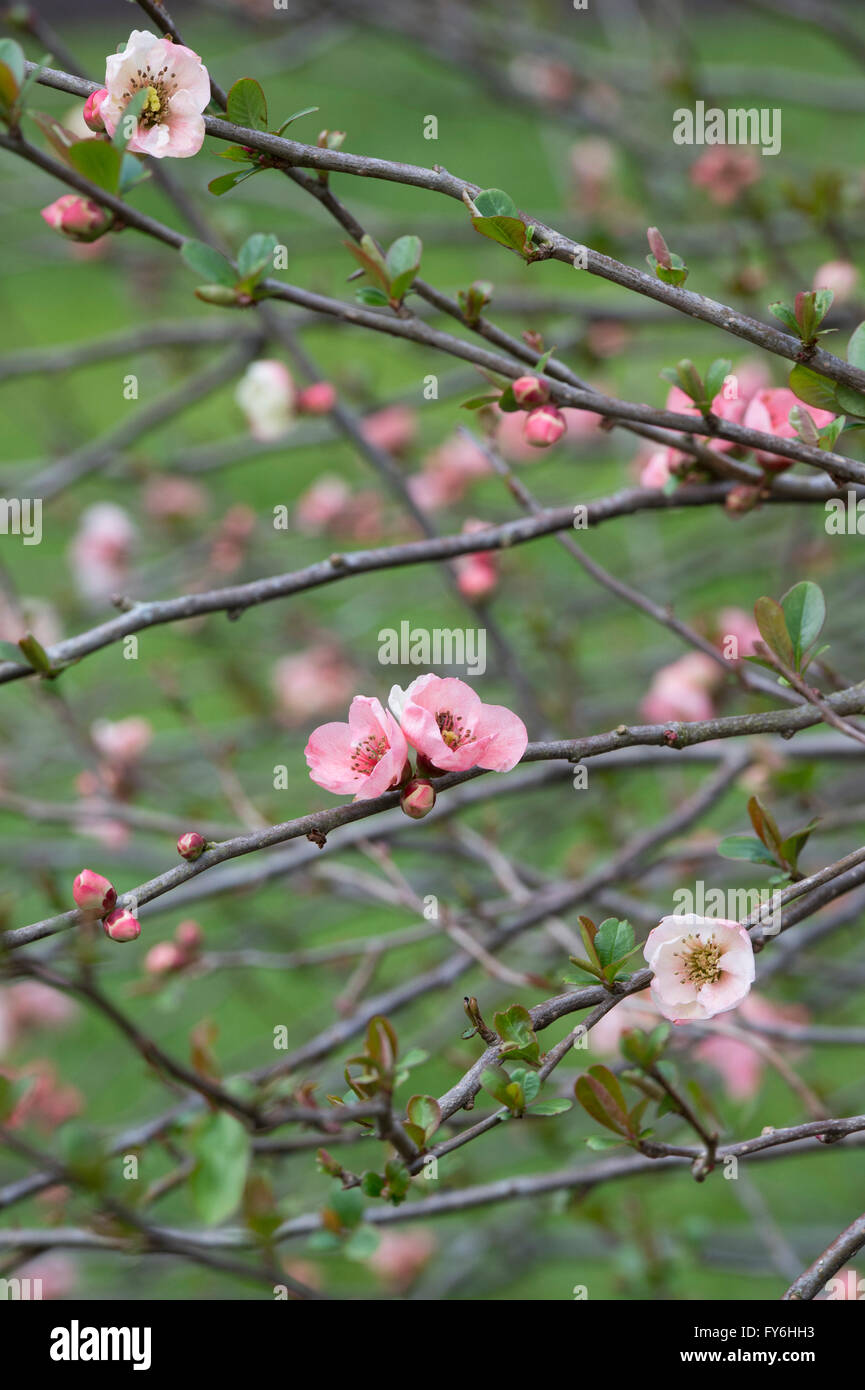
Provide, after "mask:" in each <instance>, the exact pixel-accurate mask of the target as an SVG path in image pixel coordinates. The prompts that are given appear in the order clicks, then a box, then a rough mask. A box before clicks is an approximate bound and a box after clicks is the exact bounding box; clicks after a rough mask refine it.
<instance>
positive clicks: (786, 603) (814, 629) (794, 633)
mask: <svg viewBox="0 0 865 1390" xmlns="http://www.w3.org/2000/svg"><path fill="white" fill-rule="evenodd" d="M781 608H782V609H783V612H784V618H785V621H786V623H787V631H788V633H789V634H790V638H791V640H792V643H793V654H794V656H795V658H796V667H797V669H798V668H799V666H801V664H802V657H803V656H804V654H805V652H806V651H807V650H808V648H809V647H810V646H811V645H812V644H813V643H814V642H816V641H817V638H818V637H819V636H820V633H821V632H822V630H823V624H824V623H825V621H826V600H825V598H824V597H823V590H822V589H821V588H820V586H819V584H813V583H812V582H811V580H810V579H803V580H802V581H801V582H800V583H799V584H794V585H793V587H792V589H788V590H787V592H786V594H784V596H783V597H782V599H781Z"/></svg>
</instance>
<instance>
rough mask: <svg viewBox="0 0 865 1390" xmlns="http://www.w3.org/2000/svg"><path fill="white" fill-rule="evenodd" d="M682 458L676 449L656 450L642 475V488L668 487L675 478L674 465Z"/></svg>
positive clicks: (645, 465) (644, 466)
mask: <svg viewBox="0 0 865 1390" xmlns="http://www.w3.org/2000/svg"><path fill="white" fill-rule="evenodd" d="M679 458H680V455H679V454H678V453H677V452H676V450H675V449H656V450H655V452H654V453H653V454H651V455H650V457H649V459H648V461H647V462H646V463H645V464H644V465H643V468H642V471H641V473H640V486H641V487H660V488H663V487H666V486H667V483H668V482H669V481H670V479H671V478H672V477H673V473H672V468H673V465H674V464H675V463H676V462H677V460H678V459H679Z"/></svg>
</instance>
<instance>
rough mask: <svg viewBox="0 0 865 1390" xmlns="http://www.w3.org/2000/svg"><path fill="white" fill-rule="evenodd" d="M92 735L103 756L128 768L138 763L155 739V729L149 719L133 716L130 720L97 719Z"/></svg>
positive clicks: (114, 763) (93, 725)
mask: <svg viewBox="0 0 865 1390" xmlns="http://www.w3.org/2000/svg"><path fill="white" fill-rule="evenodd" d="M90 734H91V737H92V739H93V742H94V743H95V745H96V747H97V748H98V750H99V752H100V753H101V754H102V756H103V757H104V758H105V759H106V760H107V762H109V763H111V764H113V765H115V766H123V767H128V766H129V764H130V763H136V762H138V760H139V758H140V757H141V754H142V753H143V752H144V751H145V749H146V748H147V747H148V746H149V744H150V742H151V740H152V738H153V728H152V726H151V724H150V722H149V721H148V720H147V719H141V718H140V717H139V716H137V715H132V716H131V717H130V718H129V719H97V720H95V721H94V722H93V724H92V725H91V726H90Z"/></svg>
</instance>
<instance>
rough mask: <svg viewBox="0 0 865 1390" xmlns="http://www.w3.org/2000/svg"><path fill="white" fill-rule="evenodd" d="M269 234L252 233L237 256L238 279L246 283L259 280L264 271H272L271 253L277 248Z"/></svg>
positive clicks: (271, 235) (275, 242) (274, 239)
mask: <svg viewBox="0 0 865 1390" xmlns="http://www.w3.org/2000/svg"><path fill="white" fill-rule="evenodd" d="M278 244H279V243H278V241H277V239H276V237H275V236H274V235H273V234H272V233H271V232H254V233H253V235H252V236H251V237H247V239H246V241H245V242H244V243H243V245H242V246H241V248H240V251H239V252H238V254H237V269H238V272H239V274H240V278H241V279H242V280H244V281H246V282H254V281H257V280H258V279H260V277H261V275H262V274H263V272H264V271H265V270H267V269H268V268H269V269H271V270H272V269H273V253H274V251H275V250H276V248H277V246H278Z"/></svg>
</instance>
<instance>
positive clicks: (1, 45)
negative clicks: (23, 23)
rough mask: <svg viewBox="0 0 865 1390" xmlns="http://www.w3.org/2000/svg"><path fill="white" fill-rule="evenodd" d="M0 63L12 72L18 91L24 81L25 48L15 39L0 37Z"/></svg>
mask: <svg viewBox="0 0 865 1390" xmlns="http://www.w3.org/2000/svg"><path fill="white" fill-rule="evenodd" d="M0 63H4V64H5V66H6V67H7V68H8V69H9V71H10V72H11V74H12V76H13V78H14V79H15V87H16V91H17V89H18V88H19V87H20V86H21V84H22V82H23V81H24V50H23V49H22V47H21V45H20V44H19V43H16V42H15V40H14V39H0Z"/></svg>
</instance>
